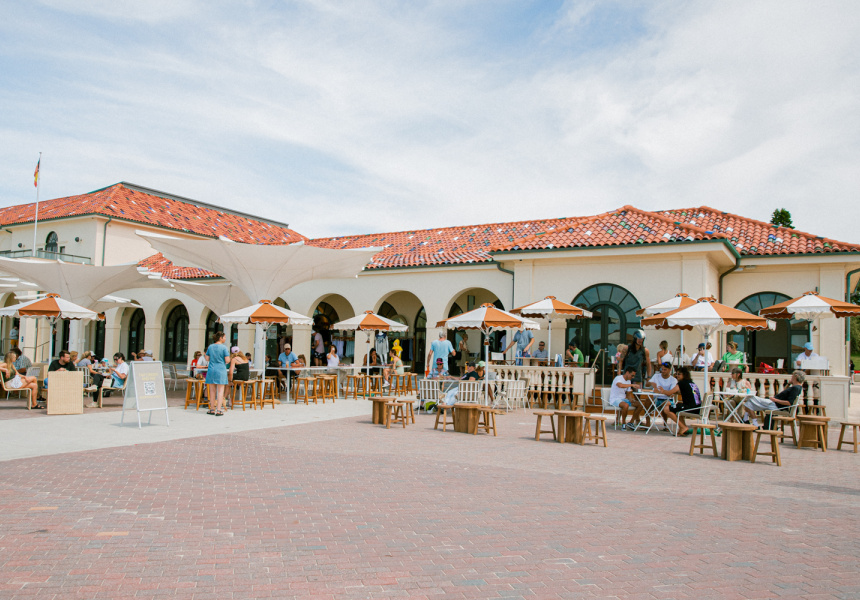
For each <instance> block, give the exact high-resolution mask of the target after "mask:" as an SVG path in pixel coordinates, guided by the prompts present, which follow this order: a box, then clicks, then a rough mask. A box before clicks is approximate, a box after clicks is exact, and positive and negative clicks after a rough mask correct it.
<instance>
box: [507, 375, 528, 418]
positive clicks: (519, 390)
mask: <svg viewBox="0 0 860 600" xmlns="http://www.w3.org/2000/svg"><path fill="white" fill-rule="evenodd" d="M526 392H527V390H526V382H525V381H524V380H522V379H516V380H514V381H509V382H508V383H507V385H506V386H505V395H504V399H505V405H506V406H507V407H508V409H510V407H511V406H513V407H514V410H516V409H517V404H521V405H522V407H523V410H525V408H526Z"/></svg>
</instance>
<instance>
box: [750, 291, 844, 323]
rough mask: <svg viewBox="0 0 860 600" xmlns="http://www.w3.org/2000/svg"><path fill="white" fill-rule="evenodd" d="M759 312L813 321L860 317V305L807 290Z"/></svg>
mask: <svg viewBox="0 0 860 600" xmlns="http://www.w3.org/2000/svg"><path fill="white" fill-rule="evenodd" d="M758 314H760V315H761V316H763V317H767V318H769V319H803V320H806V321H810V322H811V321H814V320H815V319H824V318H831V317H836V318H844V317H860V306H858V305H856V304H851V303H850V302H843V301H842V300H833V299H832V298H825V297H824V296H822V295H820V294H819V293H818V292H806V293H805V294H803V295H802V296H800V297H799V298H793V299H792V300H786V301H785V302H780V303H779V304H774V305H773V306H768V307H767V308H763V309H761V310H760V311H758Z"/></svg>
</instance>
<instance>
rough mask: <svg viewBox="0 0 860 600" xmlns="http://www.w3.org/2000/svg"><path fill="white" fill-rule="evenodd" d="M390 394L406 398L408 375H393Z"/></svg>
mask: <svg viewBox="0 0 860 600" xmlns="http://www.w3.org/2000/svg"><path fill="white" fill-rule="evenodd" d="M388 390H389V391H388V393H390V394H391V395H392V396H405V395H406V374H403V375H398V374H397V373H392V374H391V386H390V387H389V388H388Z"/></svg>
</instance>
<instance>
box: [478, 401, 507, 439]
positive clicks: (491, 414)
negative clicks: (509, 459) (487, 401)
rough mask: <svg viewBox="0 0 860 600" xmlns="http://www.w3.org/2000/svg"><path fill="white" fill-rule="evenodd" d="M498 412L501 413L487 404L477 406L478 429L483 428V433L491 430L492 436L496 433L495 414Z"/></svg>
mask: <svg viewBox="0 0 860 600" xmlns="http://www.w3.org/2000/svg"><path fill="white" fill-rule="evenodd" d="M498 414H502V411H500V410H498V409H496V408H491V407H489V406H479V407H478V429H483V430H484V432H485V433H490V431H492V432H493V436H496V435H498V434H497V433H496V415H498Z"/></svg>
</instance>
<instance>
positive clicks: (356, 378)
mask: <svg viewBox="0 0 860 600" xmlns="http://www.w3.org/2000/svg"><path fill="white" fill-rule="evenodd" d="M363 381H364V375H362V374H361V373H359V374H358V375H347V376H346V389H345V390H344V392H343V395H344V397H347V396H349V384H352V399H353V400H357V399H358V386H359V385H361V386H362V389H364V385H363ZM362 395H364V392H363V391H362Z"/></svg>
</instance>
